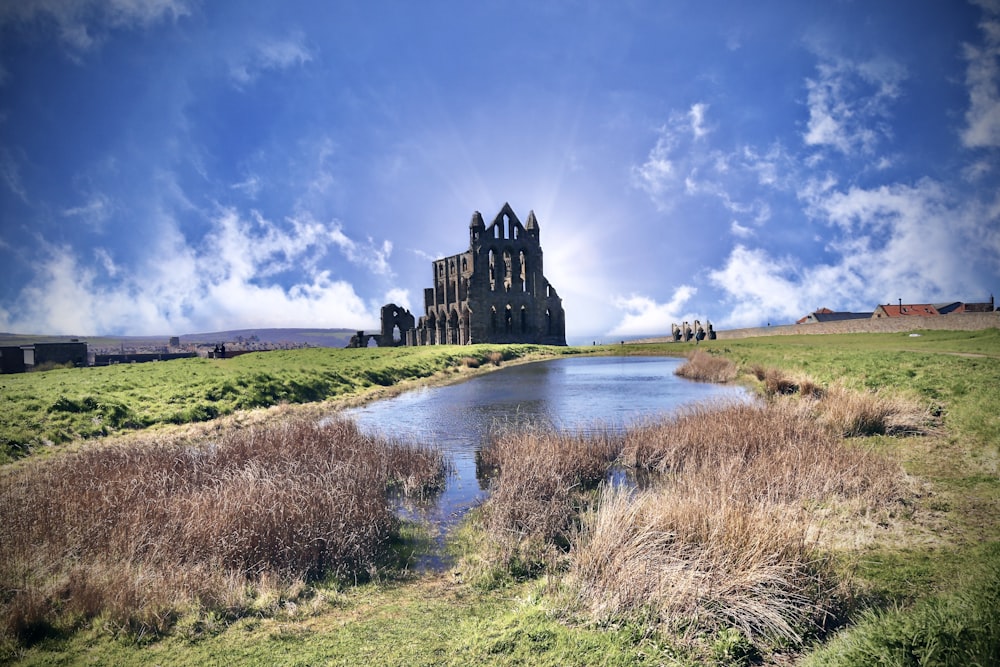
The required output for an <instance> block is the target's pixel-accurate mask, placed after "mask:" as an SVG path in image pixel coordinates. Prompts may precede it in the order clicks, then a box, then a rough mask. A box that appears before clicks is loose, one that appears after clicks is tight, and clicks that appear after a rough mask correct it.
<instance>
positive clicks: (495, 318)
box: [352, 204, 566, 346]
mask: <svg viewBox="0 0 1000 667" xmlns="http://www.w3.org/2000/svg"><path fill="white" fill-rule="evenodd" d="M432 269H433V272H434V286H433V287H428V288H426V289H425V290H424V314H423V315H421V316H420V318H419V320H416V319H415V318H414V317H413V315H412V314H411V313H410V311H408V310H406V309H404V308H400V307H398V306H396V305H395V304H387V305H386V306H384V307H383V308H382V330H381V332H380V334H375V335H371V336H367V335H365V334H363V332H358V334H359V338H358V340H357V344H358V345H366V344H367V342H368V340H367V339H368V338H375V339H376V341H377V343H378V344H379V345H380V346H391V345H410V346H413V345H471V344H472V343H539V344H543V345H565V344H566V319H565V314H564V312H563V307H562V299H561V298H559V295H558V294H556V291H555V289H554V288H553V287H552V285H550V284H549V281H548V280H546V279H545V275H544V274H543V273H542V247H541V245H540V243H539V228H538V220H537V219H535V212H534V211H531V212H529V213H528V219H527V220H526V221H525V223H524V224H521V221H520V220H518V218H517V216H516V215H515V214H514V211H513V210H512V209H511V207H510V204H504V206H503V208H502V209H500V212H499V213H498V214H497V215H496V217H495V218H494V219H493V222H492V223H490V225H489V226H487V225H486V223H485V222H484V221H483V216H482V214H481V213H480V212H479V211H476V212H475V213H473V214H472V222H471V223H470V224H469V249H468V250H466V251H465V252H462V253H459V254H457V255H452V256H451V257H444V258H442V259H438V260H435V261H434V262H432ZM362 338H363V339H364V340H362ZM352 342H354V341H352Z"/></svg>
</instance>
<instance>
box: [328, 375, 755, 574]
mask: <svg viewBox="0 0 1000 667" xmlns="http://www.w3.org/2000/svg"><path fill="white" fill-rule="evenodd" d="M683 362H684V360H683V359H679V358H675V357H596V356H595V357H588V356H582V357H566V358H560V359H553V360H551V361H540V362H533V363H528V364H520V365H516V366H511V367H509V368H502V369H500V370H498V371H496V372H493V373H489V374H486V375H481V376H477V377H474V378H472V379H470V380H467V381H465V382H461V383H458V384H453V385H447V386H440V387H425V388H421V389H416V390H414V391H410V392H407V393H404V394H400V395H398V396H395V397H393V398H389V399H385V400H381V401H375V402H373V403H369V404H367V405H365V406H362V407H358V408H352V409H349V410H345V411H343V412H342V414H343V415H344V416H346V417H349V418H351V419H353V420H354V421H355V422H356V423H357V424H358V426H359V427H360V428H361V430H362V431H365V432H368V433H378V434H383V435H386V436H389V437H393V438H397V439H400V440H403V441H406V442H413V443H418V444H426V445H433V446H437V447H439V448H441V449H442V450H443V451H444V452H445V454H446V456H447V457H448V459H449V462H450V463H451V465H452V467H453V474H452V475H451V476H450V477H449V479H448V481H447V484H446V486H445V489H444V491H443V492H442V493H441V494H440V495H439V496H437V497H436V498H434V499H433V500H431V501H429V502H427V503H423V504H421V505H420V506H416V507H407V508H402V511H403V512H404V513H409V516H410V518H414V519H419V520H422V521H425V522H427V523H428V524H429V526H430V527H431V528H432V529H434V530H435V531H436V533H437V534H438V535H439V538H440V540H441V541H443V534H444V532H445V531H446V530H447V528H448V527H450V526H451V525H454V524H455V523H457V522H458V521H459V520H460V519H461V518H462V516H463V515H464V514H465V513H466V512H468V511H469V510H470V509H471V508H473V507H475V506H476V505H477V504H478V503H480V502H481V501H482V500H483V499H484V498H485V497H486V488H485V485H486V484H485V482H484V481H480V480H479V479H478V478H477V476H476V451H477V450H478V449H479V448H480V446H481V443H482V439H483V437H484V435H485V434H486V433H487V432H488V431H489V430H490V428H491V427H493V426H494V425H495V424H496V423H498V422H502V423H505V424H510V423H512V422H513V423H515V424H520V423H533V424H547V425H551V426H554V427H555V428H557V429H562V430H570V431H580V430H587V429H588V428H602V429H603V428H608V427H610V428H614V429H620V428H624V427H625V426H628V425H629V424H631V423H634V422H637V421H640V420H642V419H646V418H649V417H651V416H656V415H663V414H668V413H670V412H672V411H674V410H676V409H677V408H678V407H681V406H683V405H688V404H691V403H696V402H700V401H706V400H718V399H732V400H742V399H745V398H746V396H747V393H746V391H745V390H744V389H743V388H741V387H734V386H726V385H715V384H707V383H701V382H692V381H690V380H685V379H683V378H680V377H677V376H676V375H674V371H675V370H676V369H677V367H678V366H680V365H681V364H682V363H683ZM418 565H419V564H418ZM423 565H424V566H431V567H434V566H438V565H440V563H439V561H438V557H437V556H430V560H429V561H427V562H425V563H423Z"/></svg>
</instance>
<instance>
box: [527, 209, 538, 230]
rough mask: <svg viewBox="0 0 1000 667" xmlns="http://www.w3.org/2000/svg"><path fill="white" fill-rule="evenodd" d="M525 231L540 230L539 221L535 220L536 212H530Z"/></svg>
mask: <svg viewBox="0 0 1000 667" xmlns="http://www.w3.org/2000/svg"><path fill="white" fill-rule="evenodd" d="M524 228H525V229H538V220H537V219H536V218H535V212H534V211H528V221H527V222H526V223H524Z"/></svg>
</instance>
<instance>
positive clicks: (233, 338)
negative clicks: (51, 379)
mask: <svg viewBox="0 0 1000 667" xmlns="http://www.w3.org/2000/svg"><path fill="white" fill-rule="evenodd" d="M355 333H356V331H355V330H354V329H235V330H232V331H212V332H207V333H194V334H181V335H179V336H178V338H180V343H181V345H197V344H208V345H215V344H216V343H227V344H232V343H235V342H237V341H239V340H243V341H251V340H256V342H258V343H261V344H268V345H275V346H278V345H281V344H291V345H312V346H314V347H344V346H345V345H347V342H348V341H349V340H350V339H351V336H352V335H354V334H355ZM172 335H176V334H164V335H162V336H49V335H44V334H38V335H33V334H12V333H0V346H2V345H28V344H31V343H58V342H68V341H71V340H80V341H83V342H85V343H87V344H88V345H90V346H92V347H115V346H119V345H124V346H130V347H142V346H159V345H166V344H167V342H168V341H169V340H170V338H171V337H172Z"/></svg>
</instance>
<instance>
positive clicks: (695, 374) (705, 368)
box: [674, 350, 736, 382]
mask: <svg viewBox="0 0 1000 667" xmlns="http://www.w3.org/2000/svg"><path fill="white" fill-rule="evenodd" d="M674 373H675V374H676V375H679V376H680V377H683V378H687V379H689V380H699V381H701V382H730V381H732V380H735V379H736V364H734V363H733V362H732V361H730V360H728V359H726V358H724V357H719V356H715V355H712V354H709V353H708V352H703V351H702V350H695V351H694V352H692V353H691V354H690V355H689V356H688V359H687V361H686V362H684V364H683V365H681V366H680V367H679V368H678V369H677V370H676V371H674Z"/></svg>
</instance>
